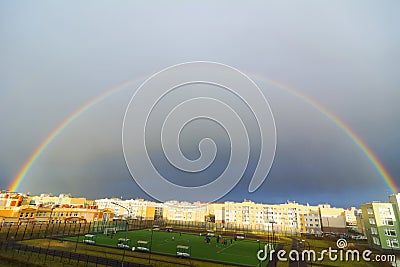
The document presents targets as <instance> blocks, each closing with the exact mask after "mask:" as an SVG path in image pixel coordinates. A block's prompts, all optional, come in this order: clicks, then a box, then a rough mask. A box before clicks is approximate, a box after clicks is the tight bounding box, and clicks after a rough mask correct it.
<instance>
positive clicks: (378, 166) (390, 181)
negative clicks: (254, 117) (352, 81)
mask: <svg viewBox="0 0 400 267" xmlns="http://www.w3.org/2000/svg"><path fill="white" fill-rule="evenodd" d="M254 76H256V77H258V78H259V79H260V80H264V81H266V82H268V83H270V84H273V85H275V86H277V87H278V88H282V89H285V90H286V91H288V92H289V93H291V94H292V95H295V96H296V97H298V98H300V99H302V100H303V101H304V102H306V103H308V104H309V105H310V106H312V107H314V108H315V109H317V110H318V111H320V112H321V113H322V114H324V115H325V116H326V117H327V118H328V119H329V120H331V121H332V122H333V123H334V124H335V125H336V126H337V127H338V128H339V129H340V130H342V131H343V132H344V133H345V134H346V135H347V136H348V137H349V138H350V139H351V140H352V141H353V143H354V144H355V145H356V146H357V147H358V148H359V149H360V150H361V151H362V152H363V154H364V155H365V156H366V157H367V159H368V160H369V161H370V163H371V164H372V166H374V168H375V170H376V171H377V173H378V174H379V176H380V177H381V178H382V179H383V180H384V182H385V183H386V185H387V186H388V187H389V188H390V190H391V191H392V193H397V192H399V188H398V186H397V184H396V181H395V180H394V178H393V177H392V176H391V175H390V173H389V171H388V170H387V169H386V168H385V166H384V165H383V164H382V162H381V161H380V160H379V158H378V157H377V156H376V155H375V153H374V152H373V151H372V150H371V148H369V147H368V145H367V144H366V143H365V142H364V141H363V140H362V139H361V137H359V136H358V135H357V134H356V133H355V132H354V131H353V130H352V129H351V128H350V127H349V126H348V125H347V124H346V123H345V122H344V121H343V120H341V119H340V118H339V117H337V116H336V115H334V114H333V113H332V112H330V111H329V110H328V109H327V108H325V107H324V106H322V105H321V104H319V103H318V102H316V101H315V100H313V99H311V98H310V97H307V96H306V95H304V94H301V93H300V92H299V91H298V90H297V89H295V88H293V87H291V86H289V85H286V84H282V83H280V82H278V81H275V80H272V79H269V78H266V77H263V76H260V75H257V74H254Z"/></svg>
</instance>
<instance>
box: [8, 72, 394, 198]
mask: <svg viewBox="0 0 400 267" xmlns="http://www.w3.org/2000/svg"><path fill="white" fill-rule="evenodd" d="M248 74H250V75H249V76H250V77H252V76H254V77H256V78H257V79H260V80H262V81H265V82H267V83H270V84H272V85H274V86H276V87H278V88H280V89H284V90H286V91H287V92H289V93H290V94H292V95H294V96H296V97H298V98H300V99H302V100H303V101H305V102H306V103H308V104H309V105H311V106H312V107H314V108H315V109H316V110H318V111H319V112H321V113H322V114H324V115H325V116H326V117H327V118H328V119H329V120H331V121H332V122H333V123H334V124H335V125H336V126H337V127H338V128H339V129H341V130H342V131H343V132H344V133H345V134H346V135H347V136H348V137H349V138H350V139H351V140H352V141H353V142H354V144H355V145H356V146H357V147H358V148H359V149H360V150H361V151H362V152H363V154H364V155H365V156H366V158H367V159H368V160H369V162H370V163H371V164H372V166H373V167H374V168H375V170H376V172H377V173H378V174H379V176H380V177H381V178H382V179H383V180H384V182H385V183H386V184H387V186H388V187H389V188H390V190H391V191H392V192H393V193H397V192H398V187H397V185H396V182H395V180H394V179H393V177H391V175H390V173H389V172H388V170H387V169H386V168H385V166H384V165H383V164H382V162H381V161H380V160H379V158H378V157H377V156H376V155H375V154H374V152H373V151H372V150H371V149H370V148H369V147H368V145H367V144H366V143H365V142H364V141H363V140H362V139H361V138H360V137H359V136H358V135H357V134H356V133H355V132H354V131H353V130H352V129H351V128H350V127H349V126H348V125H346V123H345V122H344V121H343V120H341V119H340V118H338V117H337V116H336V115H334V114H333V113H332V112H330V111H329V110H328V109H326V108H325V107H324V106H322V105H321V104H319V103H318V102H316V101H315V100H313V99H311V98H309V97H307V96H305V95H303V94H302V93H300V92H299V91H298V90H297V89H295V88H294V87H291V86H289V85H286V84H283V83H281V82H278V81H275V80H272V79H270V78H266V77H264V76H261V75H258V74H254V73H248ZM149 76H150V75H147V76H142V77H140V78H136V79H133V80H130V81H127V82H124V83H122V84H119V85H117V86H115V87H113V88H111V89H109V90H107V91H105V92H104V93H102V94H100V95H98V96H96V97H95V98H93V99H92V100H90V101H89V102H87V103H85V104H84V105H83V106H82V107H80V108H79V109H78V110H76V111H75V112H74V113H72V114H71V115H69V116H68V117H67V118H66V119H64V120H63V121H62V122H61V123H60V124H59V125H58V126H57V127H56V128H55V129H54V130H53V131H52V132H51V133H50V134H49V135H48V136H47V137H46V138H45V139H44V140H43V141H42V142H41V143H40V145H39V146H38V147H37V148H36V149H35V151H34V152H33V153H32V154H31V155H30V157H29V158H28V160H27V161H26V162H25V164H24V165H23V167H22V168H21V169H20V171H19V172H18V174H17V175H16V176H15V177H14V179H13V180H12V183H11V184H10V186H9V190H10V191H15V192H16V191H18V188H19V187H20V185H21V184H22V183H23V181H24V179H25V177H26V176H27V174H28V173H29V171H30V170H31V169H32V167H33V165H34V163H35V162H36V161H37V160H38V158H39V157H40V156H41V155H42V154H43V152H44V151H45V150H46V148H47V147H48V146H49V145H50V144H51V143H52V142H53V141H54V139H55V138H56V137H57V136H58V135H60V134H61V132H62V131H63V130H64V129H65V128H66V127H67V126H68V125H69V124H70V123H72V122H73V121H74V120H75V119H76V118H78V117H79V116H80V115H81V114H82V113H84V112H85V111H87V110H89V109H90V108H91V107H93V106H94V105H96V104H98V103H100V102H101V101H102V100H104V99H105V98H107V97H108V96H110V95H112V94H113V93H115V92H117V91H118V90H120V89H122V88H124V87H126V86H127V85H130V84H132V83H134V82H138V81H141V80H144V79H145V78H146V77H149Z"/></svg>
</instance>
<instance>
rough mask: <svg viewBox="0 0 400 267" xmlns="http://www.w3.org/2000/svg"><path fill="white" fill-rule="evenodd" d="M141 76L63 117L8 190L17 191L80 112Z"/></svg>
mask: <svg viewBox="0 0 400 267" xmlns="http://www.w3.org/2000/svg"><path fill="white" fill-rule="evenodd" d="M142 79H143V78H136V79H134V80H130V81H127V82H124V83H121V84H119V85H117V86H114V87H113V88H111V89H109V90H107V91H105V92H104V93H102V94H100V95H98V96H96V97H95V98H93V99H92V100H90V101H88V102H87V103H85V104H84V105H83V106H81V107H80V108H79V109H78V110H76V111H75V112H74V113H72V114H71V115H69V116H68V117H67V118H66V119H64V120H63V121H62V122H61V123H60V124H59V125H58V126H57V127H56V128H55V129H54V130H53V131H52V132H51V133H50V134H49V135H48V136H47V137H46V138H45V139H44V140H43V141H42V142H41V143H40V145H39V146H38V147H37V148H36V149H35V151H34V152H33V153H32V154H31V155H30V157H29V158H28V160H27V161H26V162H25V164H24V165H23V166H22V168H21V169H20V170H19V172H18V174H17V176H15V177H14V179H13V181H12V183H11V184H10V186H9V190H10V191H11V192H17V191H18V188H19V187H20V185H21V184H22V182H23V181H24V179H25V177H26V175H27V174H28V173H29V171H30V170H31V169H32V167H33V165H34V163H35V162H36V161H37V160H38V159H39V157H40V156H41V155H42V154H43V152H44V151H45V150H46V148H47V147H48V146H49V145H50V144H51V143H52V142H53V141H54V139H55V138H56V137H57V136H59V135H60V134H61V132H62V131H63V130H64V129H65V128H66V127H67V126H68V125H69V124H71V123H72V122H73V121H74V120H75V119H76V118H78V117H79V116H80V115H81V114H82V113H84V112H85V111H87V110H89V109H90V108H91V107H93V106H94V105H96V104H98V103H100V102H101V101H103V100H104V99H105V98H107V97H108V96H110V95H112V94H113V93H115V92H117V91H118V90H120V89H122V88H124V87H126V86H127V85H129V84H132V83H134V82H138V81H140V80H142Z"/></svg>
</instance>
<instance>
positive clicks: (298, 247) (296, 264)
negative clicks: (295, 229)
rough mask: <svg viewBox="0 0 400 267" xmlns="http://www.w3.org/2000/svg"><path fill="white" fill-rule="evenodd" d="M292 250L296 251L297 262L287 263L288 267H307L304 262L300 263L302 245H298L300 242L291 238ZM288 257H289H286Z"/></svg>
mask: <svg viewBox="0 0 400 267" xmlns="http://www.w3.org/2000/svg"><path fill="white" fill-rule="evenodd" d="M291 249H292V250H297V251H298V254H299V260H298V261H292V260H290V261H289V267H307V263H306V262H305V261H302V257H301V253H302V252H303V249H304V247H303V244H301V243H300V240H299V239H297V238H293V240H292V248H291ZM288 257H289V255H288Z"/></svg>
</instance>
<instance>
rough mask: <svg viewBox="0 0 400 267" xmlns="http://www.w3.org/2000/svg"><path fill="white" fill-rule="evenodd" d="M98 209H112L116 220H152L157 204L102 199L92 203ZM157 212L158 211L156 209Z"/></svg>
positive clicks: (138, 200)
mask: <svg viewBox="0 0 400 267" xmlns="http://www.w3.org/2000/svg"><path fill="white" fill-rule="evenodd" d="M94 202H95V203H96V205H97V206H98V207H99V209H112V210H113V211H114V216H115V217H116V218H119V219H122V218H128V217H130V218H131V219H140V220H154V217H155V211H156V206H157V203H155V202H152V201H147V200H144V199H129V200H122V199H119V198H110V199H109V198H103V199H96V200H95V201H94ZM158 211H160V210H159V209H158Z"/></svg>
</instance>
